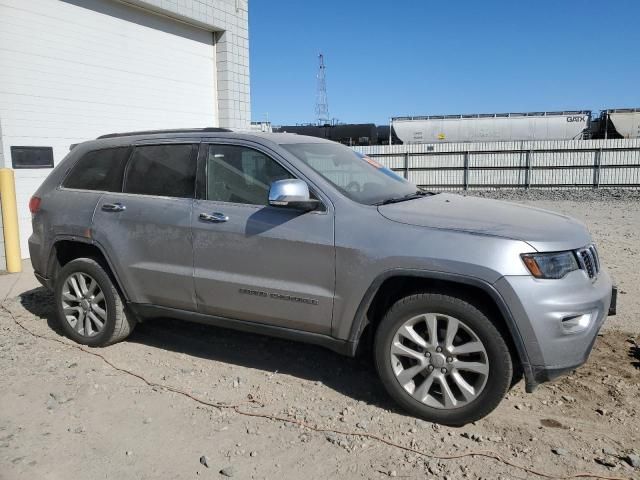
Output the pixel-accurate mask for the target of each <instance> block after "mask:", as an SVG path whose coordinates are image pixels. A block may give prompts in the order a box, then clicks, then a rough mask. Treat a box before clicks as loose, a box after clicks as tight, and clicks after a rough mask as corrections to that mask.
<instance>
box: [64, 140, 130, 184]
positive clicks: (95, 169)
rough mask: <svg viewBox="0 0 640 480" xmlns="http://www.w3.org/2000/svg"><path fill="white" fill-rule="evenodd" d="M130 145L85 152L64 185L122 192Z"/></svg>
mask: <svg viewBox="0 0 640 480" xmlns="http://www.w3.org/2000/svg"><path fill="white" fill-rule="evenodd" d="M128 152H129V147H118V148H106V149H104V150H94V151H93V152H89V153H87V154H85V156H84V157H82V158H81V159H80V160H78V162H77V163H76V164H75V165H74V166H73V168H72V169H71V173H69V175H67V178H65V180H64V182H63V183H62V186H63V187H65V188H79V189H82V190H99V191H104V192H120V191H121V189H122V172H123V171H124V165H125V162H126V160H127V154H128Z"/></svg>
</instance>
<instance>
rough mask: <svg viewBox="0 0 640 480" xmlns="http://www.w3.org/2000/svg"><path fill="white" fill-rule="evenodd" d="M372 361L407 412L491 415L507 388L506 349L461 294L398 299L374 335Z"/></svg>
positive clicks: (438, 417) (442, 417)
mask: <svg viewBox="0 0 640 480" xmlns="http://www.w3.org/2000/svg"><path fill="white" fill-rule="evenodd" d="M375 357H376V367H377V369H378V373H379V375H380V378H381V379H382V382H383V384H384V386H385V388H386V389H387V391H388V392H389V393H390V394H391V396H392V397H393V398H394V399H395V400H396V401H397V402H398V403H399V404H400V405H401V406H402V407H404V408H405V409H406V410H408V411H409V412H410V413H412V414H413V415H416V416H418V417H421V418H423V419H425V420H428V421H432V422H436V423H442V424H445V425H463V424H465V423H468V422H472V421H475V420H478V419H479V418H482V417H484V416H485V415H487V414H488V413H490V412H491V411H492V410H493V409H494V408H495V407H496V406H497V405H498V404H499V403H500V401H501V400H502V398H503V397H504V395H505V393H506V392H507V390H508V389H509V386H510V383H511V379H512V376H513V365H512V360H511V355H510V353H509V348H508V346H507V344H506V342H505V340H504V338H503V337H502V335H501V334H500V332H499V331H498V329H497V328H496V327H495V325H493V323H491V321H490V320H489V319H488V318H487V316H486V315H485V314H484V313H482V312H481V311H480V310H479V309H478V308H476V307H475V306H474V305H472V304H470V303H468V302H467V301H465V300H464V299H462V298H458V297H455V296H451V295H446V294H436V293H424V294H418V295H412V296H409V297H405V298H403V299H401V300H399V301H398V302H396V303H395V304H394V305H393V306H392V307H391V308H390V309H389V311H388V312H387V314H386V315H385V317H384V319H383V320H382V322H381V323H380V325H379V327H378V330H377V332H376V338H375Z"/></svg>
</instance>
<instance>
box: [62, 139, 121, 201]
mask: <svg viewBox="0 0 640 480" xmlns="http://www.w3.org/2000/svg"><path fill="white" fill-rule="evenodd" d="M118 148H126V149H127V153H126V154H125V159H124V169H123V170H122V178H121V179H120V191H117V192H111V191H109V190H90V189H88V188H72V187H65V185H64V183H65V182H66V181H67V178H68V177H69V176H70V175H71V173H72V172H73V171H74V170H75V169H76V168H78V164H79V163H80V162H81V161H82V160H83V159H84V158H85V157H86V156H87V155H89V154H90V153H94V152H101V151H103V150H115V149H118ZM132 151H133V147H132V145H119V146H115V147H102V148H94V149H93V150H88V151H86V152H84V153H82V154H80V158H78V159H77V160H76V161H75V162H74V163H73V165H71V166H69V168H68V169H67V171H66V172H65V174H64V175H63V176H62V180H61V181H60V184H59V185H58V190H64V191H69V192H97V193H122V188H123V186H124V172H125V170H126V168H127V163H129V159H130V158H131V152H132ZM65 163H66V162H65Z"/></svg>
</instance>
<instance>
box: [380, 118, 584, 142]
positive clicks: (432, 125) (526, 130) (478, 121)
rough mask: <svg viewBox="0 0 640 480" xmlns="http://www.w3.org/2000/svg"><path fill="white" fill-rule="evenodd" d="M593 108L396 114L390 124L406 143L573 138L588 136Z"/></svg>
mask: <svg viewBox="0 0 640 480" xmlns="http://www.w3.org/2000/svg"><path fill="white" fill-rule="evenodd" d="M590 122H591V111H590V110H578V111H563V112H530V113H494V114H475V115H432V116H426V117H395V118H392V120H391V127H392V128H393V130H394V131H395V133H396V135H397V136H398V138H399V139H400V140H401V141H402V142H403V143H405V144H416V143H440V142H497V141H512V140H574V139H581V138H585V135H586V133H587V132H588V129H589V124H590Z"/></svg>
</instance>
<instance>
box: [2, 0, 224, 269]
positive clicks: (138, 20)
mask: <svg viewBox="0 0 640 480" xmlns="http://www.w3.org/2000/svg"><path fill="white" fill-rule="evenodd" d="M215 71H216V69H215V58H214V46H213V34H212V33H211V32H208V31H205V30H202V29H199V28H196V27H192V26H190V25H187V24H184V23H181V22H178V21H175V20H172V19H169V18H166V17H163V16H159V15H156V14H154V13H151V12H148V11H146V10H142V9H138V8H133V7H129V6H127V5H123V4H121V3H119V2H116V1H112V0H82V1H69V2H63V1H54V0H29V1H28V2H25V1H24V0H0V86H1V88H0V122H1V131H2V136H3V138H2V142H1V143H2V148H3V152H4V158H5V164H6V166H9V167H10V166H11V153H10V147H11V146H50V147H53V152H54V160H55V162H56V164H57V163H58V162H59V161H60V160H61V159H62V158H63V157H64V156H65V155H66V154H67V152H68V151H69V145H70V144H72V143H77V142H81V141H84V140H88V139H92V138H95V137H97V136H99V135H102V134H104V133H110V132H120V131H130V130H145V129H156V128H180V127H204V126H216V125H217V123H218V121H217V118H216V116H217V113H216V88H215V85H216V78H215ZM49 171H50V170H49V169H23V170H16V179H17V184H16V190H17V195H18V208H19V212H18V216H19V219H20V230H21V235H20V237H21V246H22V255H23V257H27V256H28V251H27V238H28V236H29V235H30V234H31V223H30V215H29V212H28V208H27V205H28V200H29V197H30V196H31V195H32V193H33V192H34V191H35V189H36V188H37V186H38V185H39V184H40V183H41V182H42V180H43V179H44V178H45V177H46V175H47V174H48V172H49Z"/></svg>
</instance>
